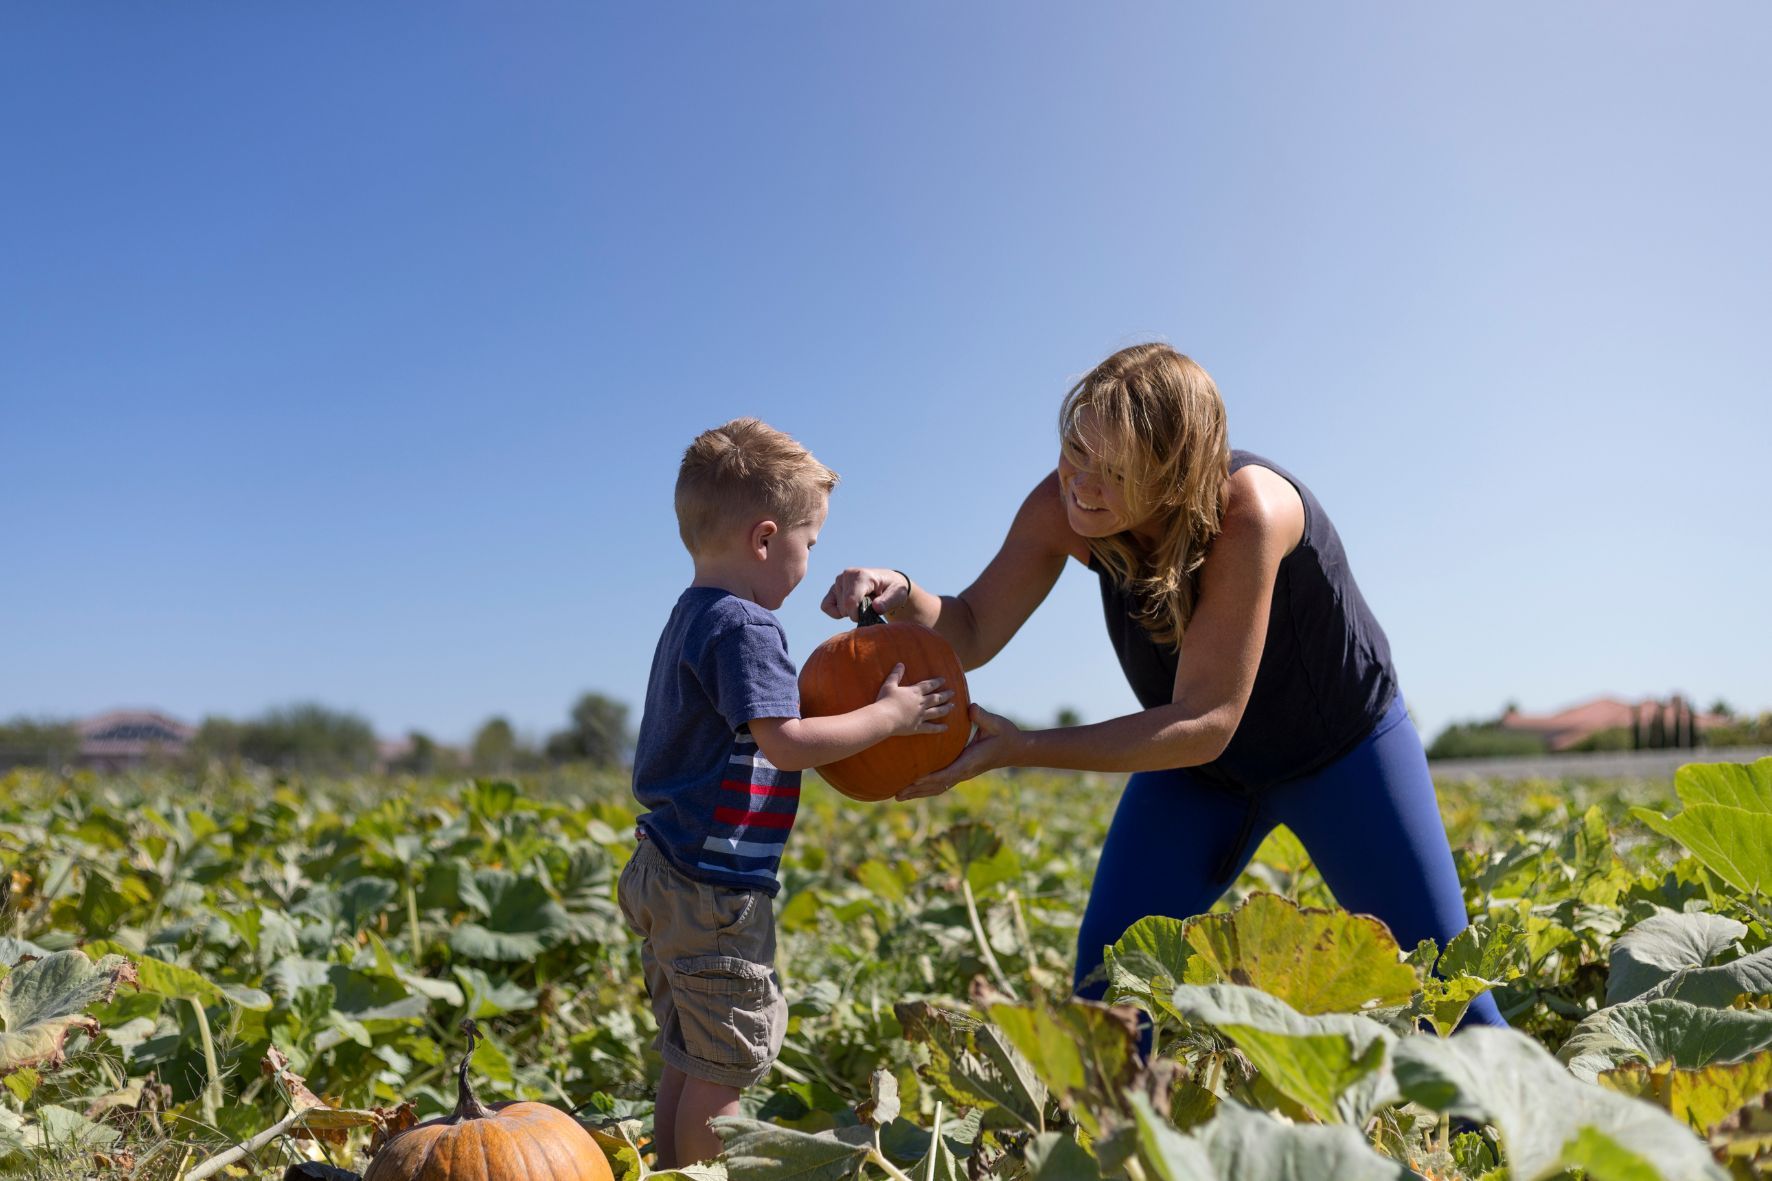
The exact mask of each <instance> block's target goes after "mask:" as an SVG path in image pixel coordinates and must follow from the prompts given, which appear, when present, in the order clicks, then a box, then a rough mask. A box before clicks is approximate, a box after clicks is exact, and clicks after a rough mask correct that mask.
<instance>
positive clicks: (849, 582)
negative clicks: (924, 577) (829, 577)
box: [818, 566, 911, 619]
mask: <svg viewBox="0 0 1772 1181" xmlns="http://www.w3.org/2000/svg"><path fill="white" fill-rule="evenodd" d="M910 594H911V584H910V582H909V580H907V579H906V578H905V576H904V575H902V574H900V573H899V572H898V571H896V570H879V569H875V568H873V567H869V566H851V567H849V569H847V570H845V571H843V573H841V574H839V575H837V578H836V581H834V582H832V583H831V589H830V590H829V591H828V592H826V594H825V597H824V601H823V602H822V603H820V604H819V605H818V608H819V610H821V611H823V612H824V613H825V614H826V615H829V616H830V617H831V618H832V619H854V618H855V612H856V609H857V608H859V607H860V606H861V601H862V600H863V599H864V598H865V599H871V600H872V601H873V606H874V610H876V611H878V612H879V613H880V614H882V615H884V614H886V612H888V611H896V610H897V609H898V608H900V607H902V606H904V604H905V601H906V600H907V599H908V598H910Z"/></svg>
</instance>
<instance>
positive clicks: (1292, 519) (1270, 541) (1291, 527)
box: [1060, 464, 1304, 554]
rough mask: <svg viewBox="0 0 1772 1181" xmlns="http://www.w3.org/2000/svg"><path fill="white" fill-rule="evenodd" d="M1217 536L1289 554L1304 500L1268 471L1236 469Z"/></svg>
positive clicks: (1300, 533) (1300, 532) (1300, 528)
mask: <svg viewBox="0 0 1772 1181" xmlns="http://www.w3.org/2000/svg"><path fill="white" fill-rule="evenodd" d="M1062 507H1063V506H1062V505H1061V506H1060V508H1061V509H1062ZM1219 536H1220V537H1230V538H1232V539H1233V544H1234V543H1235V542H1237V541H1242V540H1250V541H1254V542H1256V543H1257V544H1260V545H1263V546H1268V545H1277V546H1278V548H1279V550H1280V552H1281V553H1282V554H1289V553H1291V552H1292V551H1293V550H1294V549H1295V548H1297V546H1298V543H1299V542H1300V541H1302V540H1303V539H1304V499H1303V498H1302V497H1300V496H1299V495H1298V489H1296V488H1294V487H1293V486H1292V481H1290V480H1288V479H1287V478H1286V477H1285V476H1282V475H1281V474H1280V473H1279V472H1276V471H1274V470H1273V469H1272V468H1265V467H1260V466H1258V465H1256V464H1248V465H1246V466H1244V467H1241V468H1238V469H1237V470H1236V471H1235V472H1233V473H1231V478H1230V481H1229V483H1228V485H1227V487H1226V495H1225V506H1224V528H1223V530H1222V531H1221V533H1220V535H1219Z"/></svg>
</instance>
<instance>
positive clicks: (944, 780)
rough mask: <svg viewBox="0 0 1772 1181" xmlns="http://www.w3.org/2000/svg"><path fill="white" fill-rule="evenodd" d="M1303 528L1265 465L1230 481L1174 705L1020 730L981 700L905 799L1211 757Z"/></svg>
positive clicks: (1287, 488) (1220, 747)
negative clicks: (959, 738) (941, 760)
mask: <svg viewBox="0 0 1772 1181" xmlns="http://www.w3.org/2000/svg"><path fill="white" fill-rule="evenodd" d="M1303 533H1304V504H1303V502H1302V501H1301V500H1300V499H1299V497H1298V492H1297V490H1296V489H1294V488H1293V487H1292V486H1291V484H1289V483H1287V482H1286V480H1285V479H1284V477H1281V476H1279V475H1277V474H1275V473H1273V472H1270V471H1268V470H1267V469H1265V468H1253V467H1250V468H1244V469H1243V470H1242V471H1239V472H1238V473H1237V474H1236V475H1235V476H1233V477H1232V478H1231V489H1230V494H1229V497H1228V501H1227V504H1226V507H1225V520H1224V528H1223V530H1222V531H1221V532H1220V533H1219V535H1218V537H1217V539H1216V540H1215V541H1214V542H1213V544H1212V552H1211V553H1210V555H1208V557H1207V559H1206V564H1205V566H1204V567H1202V569H1201V571H1200V597H1199V601H1198V603H1197V604H1196V606H1195V608H1194V614H1193V618H1192V619H1190V620H1189V621H1188V628H1187V635H1186V637H1185V643H1184V646H1183V650H1182V659H1181V661H1180V663H1179V665H1178V667H1177V669H1176V675H1175V689H1174V694H1173V697H1172V699H1171V702H1170V704H1168V705H1164V706H1158V707H1156V708H1154V709H1147V710H1141V711H1140V712H1138V713H1135V714H1128V715H1126V716H1124V717H1119V718H1113V719H1110V720H1108V721H1105V722H1097V723H1095V724H1093V725H1088V726H1067V727H1061V728H1058V729H1052V730H1032V731H1022V730H1017V729H1016V728H1015V727H1014V726H1013V725H1011V724H1010V723H1008V722H1007V721H1005V720H1004V719H1001V718H998V717H996V716H995V715H994V714H990V713H988V712H986V711H984V710H980V709H979V708H978V707H977V706H974V707H973V720H974V721H975V722H977V723H978V726H979V733H978V736H977V737H976V738H975V739H974V740H973V742H972V745H971V746H968V747H967V748H966V751H965V753H963V754H962V755H961V756H960V757H959V758H958V759H956V760H955V761H954V762H953V764H951V765H950V766H948V767H946V768H944V769H942V770H941V771H937V772H935V773H933V774H932V775H929V776H927V777H925V778H924V779H921V780H919V781H918V782H917V783H915V784H913V785H911V786H910V787H908V788H906V789H905V790H904V792H903V793H901V794H900V796H899V798H900V799H912V798H915V797H917V796H925V795H934V794H936V793H937V792H941V791H945V790H947V789H948V788H949V787H952V786H953V785H954V784H955V783H959V782H961V781H962V780H965V779H970V778H972V777H973V776H975V775H979V774H981V773H983V772H984V771H987V770H991V769H992V768H995V767H1057V768H1065V769H1071V770H1080V771H1156V770H1163V769H1166V768H1170V767H1192V766H1198V765H1199V764H1201V763H1209V762H1211V761H1212V760H1213V759H1215V758H1217V757H1218V756H1219V755H1220V754H1222V753H1223V752H1224V748H1225V746H1226V745H1227V744H1229V742H1230V740H1231V735H1233V734H1235V733H1236V731H1237V726H1238V724H1239V723H1240V722H1241V721H1242V720H1243V708H1244V707H1245V706H1246V705H1247V704H1248V703H1249V693H1250V691H1251V690H1252V689H1253V688H1254V686H1255V670H1256V668H1257V667H1258V666H1259V665H1260V664H1261V651H1262V647H1263V645H1264V644H1265V642H1266V639H1267V622H1268V608H1269V606H1270V604H1271V603H1272V602H1273V593H1274V579H1275V577H1276V575H1277V574H1278V571H1279V567H1280V561H1281V559H1283V558H1284V557H1285V556H1286V555H1287V554H1288V553H1290V552H1291V551H1292V549H1293V547H1294V546H1296V545H1297V544H1298V542H1299V539H1300V538H1301V537H1302V536H1303Z"/></svg>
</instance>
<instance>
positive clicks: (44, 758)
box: [0, 717, 80, 771]
mask: <svg viewBox="0 0 1772 1181" xmlns="http://www.w3.org/2000/svg"><path fill="white" fill-rule="evenodd" d="M79 752H80V731H79V730H77V729H76V728H75V726H74V723H72V722H63V721H53V720H42V719H33V718H24V717H19V718H12V719H10V720H9V721H6V722H0V771H4V770H6V769H7V768H9V767H48V768H51V769H56V768H59V767H62V766H64V765H65V764H67V763H70V762H72V761H73V758H74V756H75V755H76V754H78V753H79Z"/></svg>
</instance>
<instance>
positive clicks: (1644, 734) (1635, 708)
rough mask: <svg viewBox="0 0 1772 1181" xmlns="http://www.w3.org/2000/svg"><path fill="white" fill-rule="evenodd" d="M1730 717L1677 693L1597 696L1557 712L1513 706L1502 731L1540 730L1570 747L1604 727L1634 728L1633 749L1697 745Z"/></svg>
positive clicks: (1553, 745) (1553, 746) (1551, 741)
mask: <svg viewBox="0 0 1772 1181" xmlns="http://www.w3.org/2000/svg"><path fill="white" fill-rule="evenodd" d="M1725 721H1727V719H1726V718H1723V717H1721V716H1719V715H1717V714H1705V713H1698V712H1697V711H1695V710H1694V709H1693V708H1692V706H1691V704H1690V703H1689V702H1687V701H1686V699H1685V698H1683V697H1680V696H1678V695H1677V694H1676V695H1675V696H1674V697H1672V698H1671V699H1669V700H1667V701H1653V700H1646V701H1621V700H1619V699H1618V698H1616V697H1596V698H1594V699H1593V700H1592V701H1584V702H1582V703H1581V704H1580V705H1572V706H1570V707H1569V708H1568V709H1564V710H1559V711H1558V712H1556V713H1551V714H1527V713H1521V712H1520V711H1519V710H1517V709H1513V708H1509V709H1508V711H1507V712H1506V713H1505V714H1503V715H1502V716H1501V722H1500V723H1499V725H1500V727H1501V729H1503V730H1512V731H1515V732H1516V733H1523V734H1537V735H1541V736H1542V737H1543V738H1544V740H1545V745H1546V746H1547V747H1548V748H1549V749H1550V750H1552V751H1562V750H1568V749H1570V748H1571V747H1574V746H1579V745H1580V744H1581V743H1582V742H1583V741H1585V740H1586V739H1589V738H1592V737H1593V736H1594V735H1596V734H1599V733H1601V732H1603V731H1608V730H1611V731H1628V732H1629V733H1630V736H1631V741H1630V746H1631V748H1632V749H1641V748H1645V747H1692V746H1697V745H1698V744H1699V741H1700V740H1701V739H1702V737H1703V735H1704V731H1705V730H1707V729H1709V728H1710V727H1712V726H1718V725H1722V724H1723V723H1724V722H1725Z"/></svg>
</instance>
